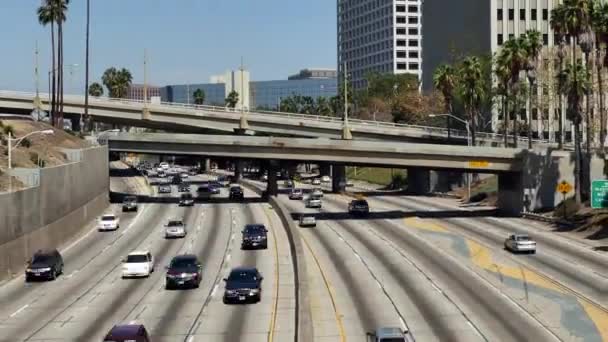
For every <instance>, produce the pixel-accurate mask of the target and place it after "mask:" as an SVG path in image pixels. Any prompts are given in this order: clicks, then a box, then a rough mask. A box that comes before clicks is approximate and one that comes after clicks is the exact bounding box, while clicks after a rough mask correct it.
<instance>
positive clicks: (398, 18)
mask: <svg viewBox="0 0 608 342" xmlns="http://www.w3.org/2000/svg"><path fill="white" fill-rule="evenodd" d="M397 24H405V17H397Z"/></svg>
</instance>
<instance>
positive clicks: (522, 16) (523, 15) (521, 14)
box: [519, 8, 526, 20]
mask: <svg viewBox="0 0 608 342" xmlns="http://www.w3.org/2000/svg"><path fill="white" fill-rule="evenodd" d="M519 20H526V9H525V8H520V9H519Z"/></svg>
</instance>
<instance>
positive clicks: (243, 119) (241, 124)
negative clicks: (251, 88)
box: [239, 57, 249, 132]
mask: <svg viewBox="0 0 608 342" xmlns="http://www.w3.org/2000/svg"><path fill="white" fill-rule="evenodd" d="M239 70H240V71H241V94H239V100H240V101H241V121H240V122H239V129H240V130H241V131H243V132H245V131H246V130H247V129H249V123H248V122H247V117H246V116H245V96H244V94H243V93H244V92H245V81H244V78H245V66H244V65H243V57H241V67H240V69H239Z"/></svg>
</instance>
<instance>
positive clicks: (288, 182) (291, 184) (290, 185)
mask: <svg viewBox="0 0 608 342" xmlns="http://www.w3.org/2000/svg"><path fill="white" fill-rule="evenodd" d="M285 187H286V188H293V181H292V180H291V179H288V180H286V181H285Z"/></svg>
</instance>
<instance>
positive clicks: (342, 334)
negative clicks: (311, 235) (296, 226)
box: [300, 235, 346, 342]
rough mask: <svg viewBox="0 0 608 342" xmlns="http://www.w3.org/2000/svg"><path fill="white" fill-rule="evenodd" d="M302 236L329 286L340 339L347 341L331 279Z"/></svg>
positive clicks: (326, 285)
mask: <svg viewBox="0 0 608 342" xmlns="http://www.w3.org/2000/svg"><path fill="white" fill-rule="evenodd" d="M300 236H301V237H302V241H304V245H306V248H307V249H308V251H309V252H310V255H312V258H313V259H314V260H315V264H317V268H318V269H319V273H321V277H322V278H323V282H324V283H325V287H326V288H327V292H328V293H329V298H330V299H331V305H332V307H333V309H334V315H335V318H336V323H337V324H338V332H339V333H340V341H341V342H346V333H345V332H344V323H343V322H342V315H341V314H340V312H339V311H338V307H337V305H336V298H335V295H334V293H333V290H332V286H331V285H330V283H329V280H328V279H327V276H326V275H325V272H324V271H323V268H321V263H320V262H319V259H318V258H317V256H316V255H315V253H314V252H313V250H312V248H311V247H310V244H309V243H308V240H307V239H306V237H305V236H304V235H300Z"/></svg>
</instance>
